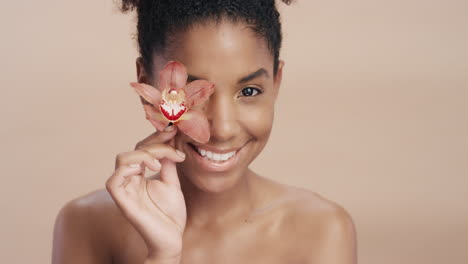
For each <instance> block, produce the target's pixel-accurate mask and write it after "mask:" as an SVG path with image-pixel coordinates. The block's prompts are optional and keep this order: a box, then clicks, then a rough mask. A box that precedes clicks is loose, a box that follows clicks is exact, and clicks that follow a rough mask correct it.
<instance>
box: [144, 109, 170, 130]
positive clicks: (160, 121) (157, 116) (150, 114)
mask: <svg viewBox="0 0 468 264" xmlns="http://www.w3.org/2000/svg"><path fill="white" fill-rule="evenodd" d="M143 109H144V110H145V113H146V119H148V121H150V122H151V124H152V125H153V126H154V127H155V128H156V129H157V130H158V131H163V130H164V129H165V128H166V127H167V125H168V124H169V121H167V120H166V119H164V117H163V116H162V114H161V113H160V112H158V111H156V110H155V109H154V107H153V106H151V105H147V104H144V105H143Z"/></svg>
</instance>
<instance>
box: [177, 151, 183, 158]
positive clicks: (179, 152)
mask: <svg viewBox="0 0 468 264" xmlns="http://www.w3.org/2000/svg"><path fill="white" fill-rule="evenodd" d="M176 152H177V154H179V156H181V157H182V158H185V153H183V152H182V151H180V150H176Z"/></svg>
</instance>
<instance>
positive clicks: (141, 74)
mask: <svg viewBox="0 0 468 264" xmlns="http://www.w3.org/2000/svg"><path fill="white" fill-rule="evenodd" d="M143 65H144V64H143V58H142V57H138V58H137V59H136V71H137V82H139V83H146V84H150V83H148V81H149V80H148V76H147V75H146V72H145V67H144V66H143ZM140 101H141V103H142V104H144V105H145V104H149V105H151V104H150V103H149V102H148V101H146V100H145V99H143V97H141V96H140Z"/></svg>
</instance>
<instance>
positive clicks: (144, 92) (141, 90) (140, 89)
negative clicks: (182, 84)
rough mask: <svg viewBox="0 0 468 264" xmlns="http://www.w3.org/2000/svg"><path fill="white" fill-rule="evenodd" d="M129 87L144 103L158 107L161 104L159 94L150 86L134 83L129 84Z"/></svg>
mask: <svg viewBox="0 0 468 264" xmlns="http://www.w3.org/2000/svg"><path fill="white" fill-rule="evenodd" d="M130 85H131V86H132V87H133V88H135V91H136V92H137V93H138V94H139V95H140V96H141V97H143V98H144V99H145V100H146V101H148V102H149V103H151V104H153V105H154V106H158V105H159V103H160V102H161V92H160V91H158V89H156V88H154V87H153V86H151V85H148V84H145V83H136V82H131V83H130Z"/></svg>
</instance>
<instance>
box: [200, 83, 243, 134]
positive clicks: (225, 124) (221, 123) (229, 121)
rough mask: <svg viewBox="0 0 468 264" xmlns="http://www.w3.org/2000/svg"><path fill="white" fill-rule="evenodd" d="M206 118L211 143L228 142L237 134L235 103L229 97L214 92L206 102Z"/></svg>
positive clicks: (237, 124)
mask: <svg viewBox="0 0 468 264" xmlns="http://www.w3.org/2000/svg"><path fill="white" fill-rule="evenodd" d="M207 118H208V122H209V124H210V132H211V137H210V141H212V142H226V141H230V140H232V139H233V138H234V137H235V136H236V135H237V134H238V133H239V129H240V126H239V122H238V117H237V111H236V106H235V102H234V100H233V99H232V98H230V96H229V95H224V94H222V93H219V92H218V93H217V91H216V90H215V92H214V93H213V94H212V95H211V97H210V99H209V101H208V109H207Z"/></svg>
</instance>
